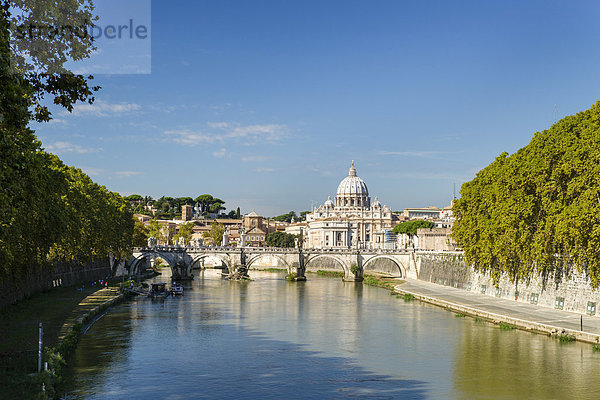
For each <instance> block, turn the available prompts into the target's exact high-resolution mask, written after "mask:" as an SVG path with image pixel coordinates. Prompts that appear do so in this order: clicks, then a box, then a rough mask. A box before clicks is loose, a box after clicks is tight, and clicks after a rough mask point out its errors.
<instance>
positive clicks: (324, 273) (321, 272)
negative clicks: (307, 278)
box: [306, 269, 344, 278]
mask: <svg viewBox="0 0 600 400" xmlns="http://www.w3.org/2000/svg"><path fill="white" fill-rule="evenodd" d="M306 272H307V273H316V274H317V275H320V276H328V277H330V278H343V277H344V271H325V270H322V269H320V270H318V271H317V272H313V271H306Z"/></svg>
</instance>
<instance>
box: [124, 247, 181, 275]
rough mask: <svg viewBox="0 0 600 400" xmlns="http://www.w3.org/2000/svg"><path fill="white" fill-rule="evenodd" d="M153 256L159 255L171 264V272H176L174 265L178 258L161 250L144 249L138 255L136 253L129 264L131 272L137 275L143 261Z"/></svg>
mask: <svg viewBox="0 0 600 400" xmlns="http://www.w3.org/2000/svg"><path fill="white" fill-rule="evenodd" d="M152 257H159V258H160V259H161V260H164V261H165V262H166V263H167V264H168V265H169V268H171V274H173V273H174V272H175V270H174V267H175V264H176V262H177V260H175V259H173V257H172V256H170V255H168V254H167V255H165V254H162V253H161V252H158V251H144V252H142V253H140V254H138V255H134V258H133V260H132V261H131V262H130V264H129V274H130V275H137V274H138V272H139V271H138V269H139V267H140V265H141V264H142V261H143V260H145V259H147V258H152Z"/></svg>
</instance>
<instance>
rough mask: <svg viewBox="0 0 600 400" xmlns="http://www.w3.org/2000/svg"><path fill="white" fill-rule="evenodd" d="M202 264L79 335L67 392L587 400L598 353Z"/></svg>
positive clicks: (371, 294) (353, 292)
mask: <svg viewBox="0 0 600 400" xmlns="http://www.w3.org/2000/svg"><path fill="white" fill-rule="evenodd" d="M219 273H220V271H218V270H206V271H204V272H202V273H200V276H197V277H196V279H195V280H194V281H193V282H190V283H188V284H187V286H186V292H185V295H184V296H182V297H176V298H172V297H171V298H167V299H165V300H150V299H147V298H136V299H133V300H132V301H129V302H126V303H123V304H121V305H118V306H116V307H114V308H113V309H111V310H110V311H109V312H108V313H107V314H105V315H104V316H103V317H102V318H100V319H99V320H98V321H97V322H96V323H95V324H94V325H93V326H92V327H91V328H90V329H89V330H88V331H87V332H86V334H85V335H83V336H82V337H81V340H80V342H79V344H78V347H77V349H76V350H75V352H74V355H73V357H72V359H70V360H69V366H68V368H67V371H66V375H65V380H66V382H68V384H67V385H68V386H67V387H68V394H67V395H66V397H65V398H66V399H120V400H121V399H138V398H140V399H151V398H155V399H172V400H175V399H202V398H207V399H212V398H225V399H226V398H231V399H233V398H235V399H239V398H250V399H258V398H261V399H264V398H273V399H275V398H277V399H282V398H285V399H295V398H298V399H300V398H319V399H324V398H346V397H353V398H356V397H358V398H369V399H372V398H377V399H387V398H402V399H520V398H525V399H542V398H543V399H568V398H573V399H598V398H600V380H599V379H598V378H597V377H598V376H599V375H598V374H599V373H600V354H598V353H594V352H593V351H592V348H591V346H590V345H587V344H581V343H560V342H559V341H558V340H556V339H552V338H549V337H546V336H542V335H536V334H533V333H528V332H522V331H517V330H512V331H506V330H501V329H500V328H499V327H497V326H494V325H492V324H489V323H486V322H481V321H476V320H474V319H472V318H468V317H462V318H461V317H457V316H455V314H454V313H451V312H448V311H446V310H443V309H440V308H437V307H434V306H430V305H427V304H423V303H420V302H417V301H413V302H405V301H403V300H402V299H399V298H396V296H391V295H390V292H388V291H386V290H384V289H380V288H375V287H369V286H366V285H362V284H359V283H350V282H348V283H344V282H342V281H341V279H334V278H323V277H320V276H317V275H316V274H309V275H308V281H307V282H297V283H289V282H286V281H285V280H284V274H283V273H270V272H258V271H251V273H250V274H251V277H252V278H253V280H252V281H249V282H230V281H226V280H223V279H221V277H220V276H219V275H218V274H219Z"/></svg>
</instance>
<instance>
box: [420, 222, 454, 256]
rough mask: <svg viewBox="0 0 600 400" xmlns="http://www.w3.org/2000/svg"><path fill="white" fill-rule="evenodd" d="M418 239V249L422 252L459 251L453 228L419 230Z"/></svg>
mask: <svg viewBox="0 0 600 400" xmlns="http://www.w3.org/2000/svg"><path fill="white" fill-rule="evenodd" d="M417 238H418V242H417V243H416V247H418V248H419V249H420V250H436V251H455V250H456V249H457V245H456V242H455V241H454V239H453V238H452V229H451V228H431V229H427V228H422V229H417Z"/></svg>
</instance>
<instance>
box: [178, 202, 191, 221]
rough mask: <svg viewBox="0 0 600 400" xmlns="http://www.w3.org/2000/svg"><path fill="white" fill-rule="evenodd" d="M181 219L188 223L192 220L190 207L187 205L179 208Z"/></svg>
mask: <svg viewBox="0 0 600 400" xmlns="http://www.w3.org/2000/svg"><path fill="white" fill-rule="evenodd" d="M181 219H182V220H184V221H189V220H191V219H192V206H189V205H187V204H186V205H183V206H181Z"/></svg>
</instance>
